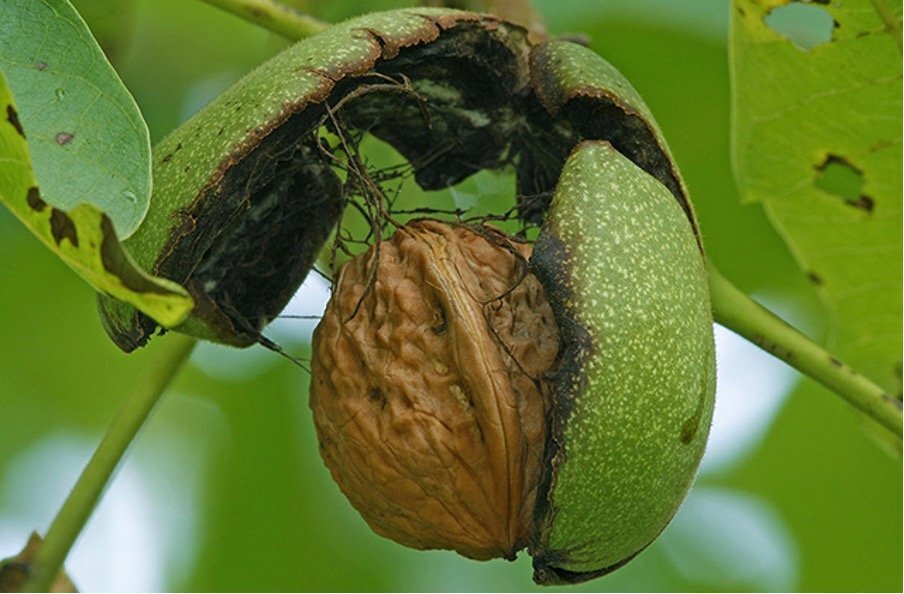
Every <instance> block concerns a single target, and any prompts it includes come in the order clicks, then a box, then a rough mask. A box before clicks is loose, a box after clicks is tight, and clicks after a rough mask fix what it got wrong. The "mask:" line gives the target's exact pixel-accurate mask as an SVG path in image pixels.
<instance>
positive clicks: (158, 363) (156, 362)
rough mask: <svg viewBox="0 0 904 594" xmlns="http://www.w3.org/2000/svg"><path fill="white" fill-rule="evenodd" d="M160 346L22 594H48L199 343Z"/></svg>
mask: <svg viewBox="0 0 904 594" xmlns="http://www.w3.org/2000/svg"><path fill="white" fill-rule="evenodd" d="M160 342H161V345H160V348H159V349H158V351H157V353H156V356H155V358H154V359H153V360H152V361H151V362H150V365H149V366H148V368H147V369H146V370H145V373H144V376H143V377H142V378H141V379H140V380H139V381H138V383H137V384H136V385H135V388H134V390H133V392H132V394H131V395H130V396H129V399H128V400H127V401H126V403H125V404H124V405H123V406H122V408H121V409H120V410H119V413H118V414H117V415H116V418H115V419H113V422H112V423H111V424H110V426H109V428H108V429H107V433H106V435H104V438H103V439H102V440H101V442H100V445H98V446H97V450H95V451H94V455H93V456H91V460H89V461H88V465H87V466H85V469H84V470H83V471H82V474H81V476H79V478H78V482H76V484H75V487H73V489H72V491H70V492H69V496H68V497H67V498H66V501H65V503H63V507H62V508H60V511H59V512H58V513H57V515H56V517H55V518H54V519H53V522H52V523H51V524H50V529H49V530H48V531H47V536H46V537H45V538H44V542H43V543H41V545H40V548H39V549H38V552H37V554H36V555H35V560H34V563H33V564H32V566H31V568H30V572H29V574H30V575H29V578H28V581H26V582H25V584H24V585H23V591H24V592H48V591H50V587H51V585H52V583H53V580H54V578H55V577H56V575H57V573H58V572H59V571H60V568H61V567H62V566H63V562H64V561H65V559H66V556H67V555H68V554H69V550H70V549H71V548H72V545H73V544H74V543H75V540H76V539H77V538H78V535H79V534H80V533H81V531H82V528H84V526H85V523H86V522H87V521H88V518H90V517H91V513H92V512H93V511H94V508H95V507H96V506H97V502H98V501H99V500H100V497H101V495H102V494H103V491H104V489H105V488H106V486H107V483H109V482H110V478H111V477H112V475H113V471H114V470H115V469H116V466H117V465H118V464H119V461H120V460H121V459H122V457H123V454H125V452H126V450H127V449H128V447H129V444H131V443H132V441H133V440H134V438H135V435H136V434H137V433H138V430H139V429H140V428H141V426H142V425H143V424H144V422H145V420H146V419H147V418H148V415H149V414H150V412H151V410H152V409H153V408H154V405H155V404H156V403H157V401H158V400H159V399H160V396H161V395H162V394H163V392H164V391H165V390H166V387H167V386H168V385H169V383H170V381H171V380H172V379H173V377H175V375H176V373H177V372H178V371H179V369H180V368H181V367H182V364H183V363H185V361H187V360H188V357H189V355H190V354H191V351H192V349H193V348H194V346H195V343H196V341H195V339H193V338H190V337H188V336H185V335H184V334H177V333H172V334H170V335H169V336H168V337H167V338H166V339H161V341H160Z"/></svg>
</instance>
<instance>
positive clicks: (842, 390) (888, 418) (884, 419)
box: [709, 265, 902, 440]
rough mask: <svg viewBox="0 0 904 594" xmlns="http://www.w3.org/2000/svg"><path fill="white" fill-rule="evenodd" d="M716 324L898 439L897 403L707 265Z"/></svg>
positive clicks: (899, 424) (899, 422) (898, 417)
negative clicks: (852, 407)
mask: <svg viewBox="0 0 904 594" xmlns="http://www.w3.org/2000/svg"><path fill="white" fill-rule="evenodd" d="M709 287H710V294H711V298H712V306H713V315H714V317H715V319H716V321H717V322H719V323H720V324H722V325H723V326H725V327H726V328H728V329H730V330H732V331H734V332H736V333H737V334H740V335H741V336H743V337H744V338H746V339H747V340H749V341H751V342H752V343H754V344H755V345H757V346H758V347H760V348H761V349H763V350H765V351H767V352H769V353H771V354H772V355H774V356H775V357H778V358H779V359H781V360H782V361H784V362H785V363H787V364H788V365H790V366H791V367H793V368H795V369H797V370H798V371H800V372H801V373H803V374H804V375H808V376H810V377H811V378H813V379H815V380H816V381H818V382H819V383H821V384H822V385H824V386H825V387H827V388H828V389H830V390H832V391H833V392H835V393H836V394H838V395H839V396H841V397H842V398H844V399H845V400H847V401H848V403H849V404H852V405H853V406H855V407H856V408H857V409H859V410H860V411H861V412H863V413H864V414H866V415H867V416H868V417H870V418H872V419H873V420H875V421H877V422H878V423H879V424H881V425H882V426H883V427H885V428H886V429H888V430H889V431H891V432H893V433H894V434H895V435H897V436H898V439H899V440H900V439H901V425H902V423H901V403H900V402H899V401H898V400H896V399H895V398H894V397H892V396H891V395H890V394H889V393H887V392H886V391H885V390H883V389H882V388H881V387H879V386H877V385H876V384H875V383H873V382H872V381H870V380H869V379H868V378H866V377H864V376H862V375H860V374H859V373H858V372H857V371H856V370H855V369H853V368H851V367H850V366H848V365H846V364H845V363H843V362H842V361H841V360H840V359H839V358H838V357H836V356H835V355H833V354H832V353H830V352H828V351H827V350H825V349H823V348H822V347H821V346H819V345H818V344H816V343H815V342H813V341H812V340H810V339H809V338H807V337H806V336H804V335H803V334H801V333H800V332H798V331H797V330H795V329H794V328H792V327H791V326H789V325H788V324H787V323H786V322H785V321H784V320H782V319H781V318H779V317H778V316H776V315H775V314H773V313H772V312H770V311H769V310H767V309H766V308H764V307H763V306H761V305H760V304H759V303H757V302H756V301H754V300H753V299H751V298H750V297H748V296H747V295H745V294H744V293H742V292H741V291H740V290H739V289H738V288H737V287H735V286H734V285H733V284H731V282H730V281H728V280H727V279H726V278H725V277H724V276H722V274H721V273H720V272H719V271H718V270H716V269H715V268H714V267H713V266H712V265H710V266H709Z"/></svg>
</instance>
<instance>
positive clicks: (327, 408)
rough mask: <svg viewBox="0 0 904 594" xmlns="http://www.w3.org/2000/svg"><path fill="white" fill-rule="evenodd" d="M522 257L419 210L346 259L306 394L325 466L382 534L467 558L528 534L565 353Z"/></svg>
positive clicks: (507, 547)
mask: <svg viewBox="0 0 904 594" xmlns="http://www.w3.org/2000/svg"><path fill="white" fill-rule="evenodd" d="M529 255H530V247H529V246H528V245H525V244H522V243H517V242H515V241H513V240H511V239H510V238H508V237H507V236H505V235H503V234H502V233H501V232H499V231H496V230H493V229H491V228H489V227H483V228H481V229H480V230H479V232H478V231H475V230H472V229H469V228H467V227H464V226H454V225H449V224H446V223H440V222H438V221H432V220H420V221H415V222H413V223H410V224H409V225H407V226H405V227H403V228H401V229H399V230H398V231H397V232H396V233H395V235H394V236H393V237H392V238H391V239H389V240H386V241H383V242H381V244H380V246H379V250H378V251H377V250H375V249H374V248H373V247H372V248H371V250H370V251H369V252H367V253H366V254H363V255H361V256H359V257H357V258H355V259H354V260H352V261H350V262H348V263H347V264H346V265H345V266H344V267H343V268H342V269H341V271H340V273H339V276H338V280H337V283H336V287H335V289H334V292H333V296H332V298H331V300H330V303H329V305H328V306H327V309H326V312H325V313H324V316H323V319H322V321H321V323H320V325H319V326H318V328H317V330H316V331H315V333H314V353H313V360H312V382H311V400H310V404H311V408H312V409H313V411H314V421H315V424H316V427H317V435H318V438H319V440H320V452H321V454H322V456H323V459H324V461H325V463H326V465H327V467H328V468H329V469H330V471H331V472H332V475H333V477H334V478H335V480H336V481H337V483H338V484H339V487H340V488H341V489H342V492H343V493H345V495H346V496H347V497H348V498H349V500H350V501H351V503H352V505H354V507H355V508H356V509H357V510H358V511H359V512H360V513H361V515H362V516H363V517H364V519H365V520H366V521H367V523H368V524H370V526H371V527H372V528H373V530H374V531H376V532H377V533H379V534H381V535H383V536H387V537H389V538H392V539H393V540H395V541H397V542H399V543H402V544H404V545H407V546H410V547H414V548H418V549H454V550H455V551H458V552H459V553H461V554H462V555H465V556H467V557H472V558H475V559H489V558H493V557H506V558H514V555H515V552H516V551H518V550H519V549H521V548H523V547H524V546H525V545H526V544H527V540H528V538H529V535H530V530H531V523H532V518H533V509H534V500H535V498H536V492H537V484H538V482H539V477H540V470H541V465H542V463H543V452H544V449H543V448H544V442H545V437H546V423H547V421H546V419H547V412H548V410H549V401H548V396H547V386H546V380H545V379H544V375H546V374H547V372H548V371H549V370H550V369H552V367H553V365H554V363H555V360H556V356H557V354H558V351H559V337H558V331H557V327H556V323H555V318H554V316H553V313H552V310H551V309H550V306H549V304H548V303H547V301H546V298H545V296H544V294H543V290H542V287H541V286H540V283H539V282H538V281H537V279H536V278H535V277H534V276H533V275H532V274H529V273H528V272H527V263H526V259H527V257H529ZM375 260H376V261H375ZM373 266H376V275H375V277H373V276H371V274H372V270H373V268H372V267H373ZM370 278H372V279H373V281H372V283H370V287H368V284H369V281H368V279H370ZM362 296H363V298H362Z"/></svg>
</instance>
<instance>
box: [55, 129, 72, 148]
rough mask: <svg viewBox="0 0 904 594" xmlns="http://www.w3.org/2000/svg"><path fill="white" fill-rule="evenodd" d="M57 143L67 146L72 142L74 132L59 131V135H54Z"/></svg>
mask: <svg viewBox="0 0 904 594" xmlns="http://www.w3.org/2000/svg"><path fill="white" fill-rule="evenodd" d="M54 140H56V143H57V144H58V145H60V146H66V145H67V144H69V143H70V142H72V134H71V133H69V132H57V135H56V136H55V137H54Z"/></svg>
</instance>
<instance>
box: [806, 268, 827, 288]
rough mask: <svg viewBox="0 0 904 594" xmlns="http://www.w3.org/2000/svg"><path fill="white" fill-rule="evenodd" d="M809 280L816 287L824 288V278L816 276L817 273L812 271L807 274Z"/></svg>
mask: <svg viewBox="0 0 904 594" xmlns="http://www.w3.org/2000/svg"><path fill="white" fill-rule="evenodd" d="M807 280H808V281H810V282H811V283H813V284H814V285H816V286H817V287H820V286H822V282H823V281H822V277H821V276H819V275H818V274H816V272H814V271H812V270H810V271H809V272H807Z"/></svg>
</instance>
